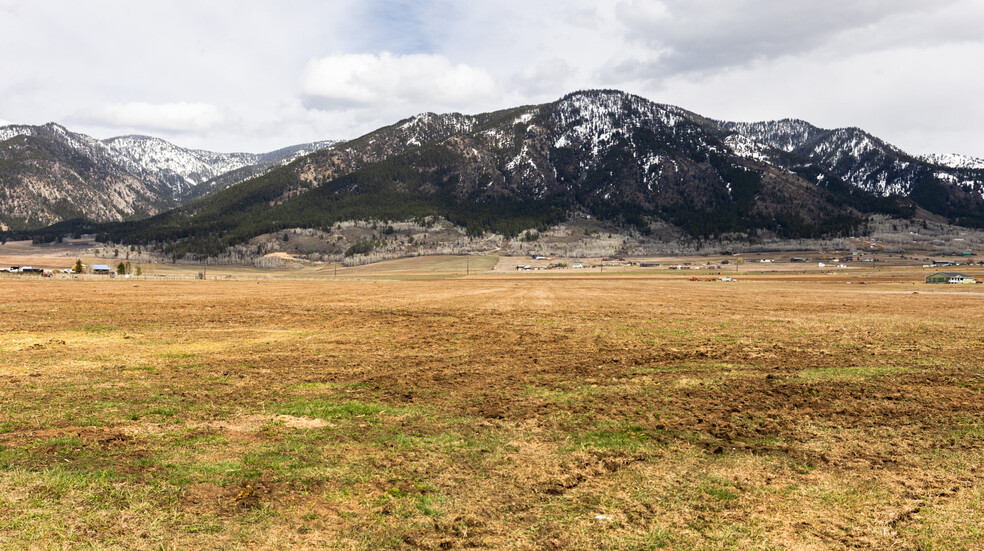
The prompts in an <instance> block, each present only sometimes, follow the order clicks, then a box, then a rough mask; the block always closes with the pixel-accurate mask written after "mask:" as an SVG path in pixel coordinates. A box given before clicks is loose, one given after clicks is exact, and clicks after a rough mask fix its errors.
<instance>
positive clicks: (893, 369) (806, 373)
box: [799, 365, 906, 380]
mask: <svg viewBox="0 0 984 551" xmlns="http://www.w3.org/2000/svg"><path fill="white" fill-rule="evenodd" d="M905 371H906V370H905V368H903V367H898V366H892V365H884V366H851V367H817V368H813V369H804V370H803V371H800V372H799V376H800V378H803V379H810V380H830V379H867V378H870V377H885V376H888V375H897V374H899V373H904V372H905Z"/></svg>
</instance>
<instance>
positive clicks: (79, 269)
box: [72, 258, 85, 274]
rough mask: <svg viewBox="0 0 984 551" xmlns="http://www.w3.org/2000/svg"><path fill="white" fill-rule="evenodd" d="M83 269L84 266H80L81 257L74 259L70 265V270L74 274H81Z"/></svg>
mask: <svg viewBox="0 0 984 551" xmlns="http://www.w3.org/2000/svg"><path fill="white" fill-rule="evenodd" d="M84 271H85V268H84V267H83V266H82V259H81V258H79V259H76V260H75V266H72V272H73V273H76V274H81V273H82V272H84Z"/></svg>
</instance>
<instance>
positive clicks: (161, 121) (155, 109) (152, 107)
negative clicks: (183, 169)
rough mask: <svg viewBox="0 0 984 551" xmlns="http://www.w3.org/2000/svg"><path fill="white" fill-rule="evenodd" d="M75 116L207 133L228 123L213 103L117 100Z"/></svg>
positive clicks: (93, 121)
mask: <svg viewBox="0 0 984 551" xmlns="http://www.w3.org/2000/svg"><path fill="white" fill-rule="evenodd" d="M74 118H75V119H77V120H79V121H84V122H86V123H89V124H97V125H100V126H105V127H109V128H139V129H150V130H155V131H165V132H204V131H207V130H211V129H213V128H215V127H217V126H219V125H221V124H223V123H224V122H225V117H223V115H222V113H221V112H220V111H219V109H218V108H217V107H216V106H214V105H212V104H209V103H189V102H184V101H181V102H176V103H145V102H139V101H135V102H129V103H116V104H111V105H107V106H105V107H102V108H99V109H95V110H91V111H86V110H83V111H82V112H80V113H79V114H78V115H77V116H76V117H74Z"/></svg>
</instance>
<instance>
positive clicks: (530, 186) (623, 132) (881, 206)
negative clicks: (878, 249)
mask: <svg viewBox="0 0 984 551" xmlns="http://www.w3.org/2000/svg"><path fill="white" fill-rule="evenodd" d="M982 189H984V171H982V170H979V169H974V168H952V167H946V166H942V165H940V164H932V163H928V162H926V161H925V160H922V159H920V158H917V157H914V156H911V155H909V154H907V153H905V152H904V151H902V150H901V149H899V148H897V147H895V146H892V145H891V144H888V143H887V142H884V141H883V140H880V139H879V138H877V137H875V136H873V135H871V134H869V133H867V132H865V131H863V130H861V129H859V128H840V129H830V130H828V129H822V128H819V127H816V126H814V125H812V124H810V123H807V122H805V121H801V120H797V119H783V120H780V121H766V122H759V123H730V122H723V121H715V120H712V119H709V118H706V117H703V116H701V115H699V114H697V113H694V112H692V111H688V110H686V109H683V108H681V107H677V106H672V105H667V104H660V103H656V102H652V101H650V100H648V99H645V98H642V97H639V96H634V95H631V94H626V93H624V92H620V91H617V90H587V91H580V92H574V93H571V94H567V95H565V96H564V97H562V98H560V99H558V100H557V101H554V102H550V103H545V104H539V105H527V106H519V107H514V108H509V109H503V110H499V111H494V112H489V113H481V114H477V115H465V114H461V113H448V114H441V115H438V114H434V113H422V114H420V115H417V116H414V117H409V118H406V119H403V120H401V121H397V122H396V123H394V124H392V125H389V126H385V127H382V128H380V129H377V130H375V131H373V132H370V133H368V134H366V135H364V136H361V137H359V138H356V139H354V140H350V141H347V142H340V143H337V144H335V145H334V146H333V147H330V148H326V149H322V150H319V151H316V152H314V153H311V154H309V155H306V156H302V157H299V158H297V159H296V160H294V161H293V162H291V163H289V164H286V165H283V166H280V167H278V168H275V169H273V170H270V171H269V172H266V173H265V174H263V175H260V176H257V177H255V178H251V179H249V180H246V181H244V182H242V183H239V184H236V185H231V186H228V187H226V188H225V189H223V190H221V191H217V192H215V193H212V194H209V195H207V196H204V197H203V198H201V199H198V200H196V201H194V202H192V203H190V204H188V205H186V206H183V207H180V208H177V209H176V210H171V211H168V212H164V213H161V214H158V215H156V216H153V217H151V218H149V219H147V220H143V221H133V222H126V223H119V224H110V225H103V226H91V225H90V226H88V227H87V229H88V230H89V231H93V232H95V233H99V234H100V236H101V237H102V238H104V239H106V240H110V241H114V242H126V241H127V240H129V241H130V242H135V243H140V244H151V243H153V244H155V245H156V246H157V247H158V248H161V249H163V250H165V251H167V252H168V254H171V255H174V256H176V257H180V256H181V255H185V254H193V255H216V254H222V251H224V250H226V249H228V248H229V247H231V246H239V245H240V244H244V243H247V242H249V241H250V240H252V239H254V238H256V237H257V236H260V235H263V234H269V233H272V232H277V231H281V230H284V229H287V228H321V229H322V230H327V229H329V228H330V227H332V226H333V225H336V224H338V223H339V222H342V221H346V220H380V221H386V220H392V221H399V220H422V219H425V218H433V217H440V218H445V219H447V220H449V221H450V222H452V223H453V224H456V225H458V226H459V227H461V228H465V229H467V233H468V235H472V236H476V237H477V236H481V235H483V234H486V233H488V232H493V233H496V234H500V235H503V236H505V237H506V238H509V237H515V236H517V235H519V234H520V233H521V232H524V231H525V232H527V233H528V232H529V231H531V230H538V229H546V228H548V227H549V226H550V225H551V224H557V223H559V222H560V221H562V220H564V219H565V218H568V217H570V216H573V215H590V216H592V217H595V218H597V219H599V220H604V221H606V223H610V224H613V225H614V227H617V228H622V230H620V231H626V232H635V233H638V234H640V235H643V236H653V237H652V238H654V239H660V238H663V236H671V237H668V238H673V237H672V236H680V235H687V236H689V238H691V239H707V238H714V237H719V236H730V238H740V239H750V240H755V239H762V238H767V237H769V236H774V237H782V238H806V237H818V236H824V235H845V234H850V233H857V232H862V231H864V227H865V223H866V220H867V217H869V216H871V215H874V214H883V215H889V216H895V217H912V216H913V215H914V214H915V213H918V212H925V213H929V214H931V215H933V216H937V217H941V218H944V219H948V220H950V221H952V222H954V223H959V224H964V225H970V226H977V227H980V226H984V195H982ZM75 229H76V230H78V229H79V226H77V225H76V226H75ZM62 230H64V227H56V228H54V229H52V230H51V232H56V231H62ZM49 234H50V232H49Z"/></svg>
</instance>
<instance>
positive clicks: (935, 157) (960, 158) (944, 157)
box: [920, 153, 984, 170]
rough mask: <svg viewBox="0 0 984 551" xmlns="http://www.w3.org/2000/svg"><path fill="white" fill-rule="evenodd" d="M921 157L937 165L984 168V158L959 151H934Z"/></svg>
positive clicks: (973, 168) (974, 168)
mask: <svg viewBox="0 0 984 551" xmlns="http://www.w3.org/2000/svg"><path fill="white" fill-rule="evenodd" d="M920 159H922V160H923V161H925V162H927V163H929V164H933V165H937V166H945V167H949V168H969V169H972V170H984V159H980V158H977V157H970V156H968V155H960V154H958V153H943V154H939V153H933V154H930V155H923V156H921V157H920Z"/></svg>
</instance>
